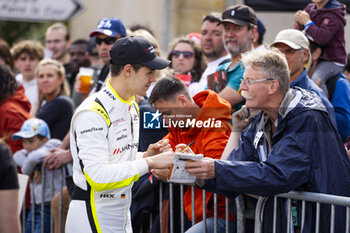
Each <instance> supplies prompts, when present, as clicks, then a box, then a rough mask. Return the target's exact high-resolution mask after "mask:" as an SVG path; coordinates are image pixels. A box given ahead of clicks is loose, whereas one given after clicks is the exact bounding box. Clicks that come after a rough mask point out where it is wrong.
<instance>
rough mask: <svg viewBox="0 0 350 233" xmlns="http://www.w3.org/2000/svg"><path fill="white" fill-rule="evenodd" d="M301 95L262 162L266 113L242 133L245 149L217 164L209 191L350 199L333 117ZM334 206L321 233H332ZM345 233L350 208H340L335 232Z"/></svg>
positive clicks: (348, 167)
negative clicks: (310, 194) (295, 192)
mask: <svg viewBox="0 0 350 233" xmlns="http://www.w3.org/2000/svg"><path fill="white" fill-rule="evenodd" d="M291 91H292V93H293V94H294V95H295V96H294V98H293V100H292V102H291V103H290V104H289V106H288V108H287V112H286V113H285V114H284V115H283V116H282V115H281V114H279V116H278V125H277V128H276V131H275V133H274V134H273V135H272V142H271V144H272V145H271V150H270V152H269V153H268V154H267V158H266V160H265V161H262V160H261V153H263V152H261V144H263V143H264V141H265V138H264V136H262V137H261V138H260V140H259V137H258V140H257V139H256V137H257V136H258V131H260V129H259V126H260V125H261V124H260V122H261V119H262V118H263V114H264V113H263V112H260V113H259V114H258V115H257V116H255V117H254V118H253V120H252V122H251V124H250V125H249V126H248V127H247V128H246V129H245V130H244V131H243V132H242V133H241V139H240V143H239V147H238V148H236V149H234V150H233V151H232V152H231V154H230V156H229V157H228V159H227V160H228V161H222V160H218V161H216V162H215V174H216V178H215V179H210V180H206V182H205V185H204V187H203V188H205V189H207V190H209V191H215V192H218V193H221V194H224V195H226V196H227V197H230V198H234V197H235V196H236V195H237V194H239V193H249V194H254V195H260V196H273V195H275V194H279V193H286V192H289V191H291V190H298V191H308V192H316V193H326V194H334V195H341V196H350V189H349V187H350V160H349V158H348V157H347V153H346V151H345V149H344V145H343V143H342V141H341V139H340V136H339V134H338V133H337V131H336V129H335V127H334V125H333V124H332V123H331V121H330V120H329V117H328V114H327V113H326V112H325V111H324V110H323V109H322V108H320V106H322V103H321V101H320V99H319V98H318V97H317V95H316V94H315V93H313V92H308V91H306V90H303V89H299V88H298V89H294V88H293V89H292V90H291ZM272 204H273V198H270V202H268V203H267V206H266V207H265V210H266V211H267V213H269V214H267V215H265V216H264V232H272V209H273V205H272ZM277 208H278V209H279V210H280V211H279V212H278V215H277V216H278V217H277V223H278V224H277V232H280V233H283V232H285V231H286V221H287V219H286V218H287V215H286V211H285V210H286V209H285V200H282V199H279V201H278V207H277ZM315 210H316V208H315V205H314V204H308V205H307V206H306V217H305V225H304V231H303V232H304V233H306V232H314V223H315V213H316V211H315ZM329 224H330V208H329V206H328V207H325V206H324V205H322V206H321V216H320V232H329ZM344 231H345V209H341V210H339V208H338V207H336V219H335V232H338V233H342V232H344Z"/></svg>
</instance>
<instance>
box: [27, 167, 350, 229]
mask: <svg viewBox="0 0 350 233" xmlns="http://www.w3.org/2000/svg"><path fill="white" fill-rule="evenodd" d="M41 173H42V177H41V182H42V187H43V190H42V192H41V195H42V197H44V196H45V188H44V187H45V186H46V182H47V180H46V178H45V176H46V174H45V169H44V168H42V170H41ZM165 184H168V185H169V187H168V188H169V212H168V214H169V225H168V226H166V227H167V228H168V229H169V232H170V233H178V232H175V230H174V229H175V223H174V219H176V218H179V217H180V230H179V232H181V233H183V232H184V231H185V218H187V217H186V216H185V211H184V189H185V185H178V184H172V183H162V182H160V188H159V215H160V216H161V215H162V204H163V203H162V201H163V199H164V198H163V189H164V186H165ZM60 185H61V186H60V190H61V192H60V196H59V211H58V212H59V217H58V222H57V223H56V222H55V223H54V221H53V213H52V211H51V217H50V232H54V224H58V232H59V233H61V232H63V229H62V189H63V187H64V169H60ZM175 186H179V188H180V191H179V194H180V206H175V204H174V198H175V197H174V190H173V189H174V187H175ZM51 187H52V190H51V194H52V196H53V195H54V177H53V176H52V179H51ZM188 188H190V189H191V193H192V195H191V202H192V206H195V195H194V186H188ZM31 192H32V193H31V197H32V202H31V203H32V226H31V229H32V232H34V228H35V226H34V223H35V205H34V199H33V196H34V194H33V192H34V190H33V189H31ZM202 195H203V203H202V208H203V221H204V224H203V230H202V232H204V233H206V232H208V229H206V227H205V226H206V224H205V222H206V221H207V213H206V202H205V200H206V195H207V192H206V191H204V190H203V192H202ZM269 198H273V202H274V204H273V220H272V221H273V232H274V233H276V232H277V229H276V226H277V214H278V213H277V200H278V199H279V198H284V199H287V208H286V209H287V224H286V226H285V227H286V232H287V233H290V232H294V231H293V229H292V228H293V224H292V208H291V201H292V200H299V201H301V202H302V203H301V222H300V223H301V224H300V229H301V232H302V231H303V229H304V224H305V209H306V202H313V203H316V222H315V229H316V233H318V232H319V230H320V229H319V228H320V214H321V207H320V205H321V204H329V205H330V206H331V218H330V230H329V232H331V233H334V232H335V231H334V228H335V206H344V207H345V208H346V224H345V226H344V227H345V232H346V233H350V197H342V196H335V195H328V194H320V193H311V192H296V191H291V192H289V193H285V194H279V195H276V196H274V197H260V198H259V199H258V202H257V205H256V210H255V230H254V232H255V233H261V232H262V226H263V224H262V223H263V221H264V209H265V204H266V203H267V201H268V199H269ZM42 200H44V198H42ZM234 201H235V207H236V216H235V217H236V232H237V233H245V205H244V199H243V197H242V195H240V196H238V197H237V198H235V200H234ZM24 206H25V205H24ZM40 207H41V216H40V218H41V226H40V229H41V232H44V227H45V226H44V207H45V203H44V202H42V203H41V206H40ZM213 208H214V217H213V218H214V232H218V224H217V220H218V197H217V194H214V195H213ZM174 209H180V213H179V216H175V214H174ZM229 211H230V210H229V200H228V199H227V198H226V200H225V213H226V214H225V216H226V218H225V225H226V226H225V232H226V233H228V232H232V229H230V228H229V225H230V224H229ZM25 215H26V213H25V210H23V211H22V231H23V232H25V228H26V216H25ZM154 217H155V216H150V219H149V222H150V228H151V227H152V224H153V219H155V218H154ZM188 220H189V222H190V223H191V225H194V224H195V207H193V208H192V218H191V219H188ZM159 224H160V229H162V226H163V225H164V224H165V223H163V220H162V217H160V218H159ZM220 233H221V232H220Z"/></svg>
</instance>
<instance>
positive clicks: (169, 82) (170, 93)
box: [148, 77, 191, 104]
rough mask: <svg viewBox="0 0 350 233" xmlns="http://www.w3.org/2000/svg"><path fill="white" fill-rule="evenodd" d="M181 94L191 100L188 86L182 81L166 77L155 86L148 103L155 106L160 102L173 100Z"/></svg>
mask: <svg viewBox="0 0 350 233" xmlns="http://www.w3.org/2000/svg"><path fill="white" fill-rule="evenodd" d="M180 93H181V94H183V95H185V96H186V97H187V98H188V99H191V96H190V93H189V91H188V89H187V87H186V85H185V84H184V83H183V82H182V81H181V80H180V79H177V78H175V77H164V78H161V79H159V80H158V81H157V82H156V84H155V85H154V87H153V90H152V92H151V95H150V97H149V99H148V102H149V103H150V104H154V103H155V102H156V101H158V100H165V101H169V100H173V98H174V96H175V95H176V94H180Z"/></svg>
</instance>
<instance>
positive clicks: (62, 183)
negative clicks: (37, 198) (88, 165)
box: [21, 166, 65, 233]
mask: <svg viewBox="0 0 350 233" xmlns="http://www.w3.org/2000/svg"><path fill="white" fill-rule="evenodd" d="M57 170H60V190H61V191H60V196H59V219H58V225H59V232H60V233H61V232H62V216H61V215H62V190H63V187H64V179H65V175H64V172H65V171H64V167H62V168H60V169H57ZM45 176H46V174H45V167H44V166H42V167H41V183H42V190H41V195H42V199H41V200H44V196H45V186H46V179H45V178H46V177H45ZM51 188H52V189H51V194H52V197H53V196H54V194H55V193H54V176H52V179H51ZM30 200H31V208H32V225H31V232H34V228H35V202H34V190H33V189H32V188H31V189H30ZM25 202H26V200H24V203H23V208H22V212H21V225H22V232H25V228H26V221H27V219H26V218H27V216H26V215H27V214H28V213H26V204H25ZM40 206H41V216H40V218H41V226H40V229H41V232H42V233H43V232H44V227H45V226H44V207H45V203H44V202H42V203H41V205H40ZM56 224H57V223H56ZM53 232H54V220H53V212H52V209H51V211H50V233H53Z"/></svg>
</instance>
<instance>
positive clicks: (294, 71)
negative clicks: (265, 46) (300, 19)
mask: <svg viewBox="0 0 350 233" xmlns="http://www.w3.org/2000/svg"><path fill="white" fill-rule="evenodd" d="M271 47H274V48H277V49H278V50H279V51H281V52H282V53H283V54H284V55H285V56H286V58H287V62H288V67H289V71H290V79H289V81H290V86H291V87H294V86H297V87H301V88H303V89H306V90H309V91H313V92H315V93H316V94H317V95H318V96H319V97H320V98H321V100H322V103H323V104H324V106H325V107H326V108H327V112H328V114H329V117H330V118H331V120H332V121H333V123H334V124H336V123H335V115H334V108H333V105H332V104H331V103H330V102H329V100H328V98H327V96H326V95H325V93H324V92H323V91H322V90H321V88H319V87H318V86H317V85H316V84H315V83H314V82H313V81H312V80H311V79H310V77H309V76H308V74H307V70H306V69H305V66H306V65H308V63H309V59H311V54H310V51H309V41H308V39H307V38H306V36H305V35H304V34H303V33H302V32H301V31H299V30H295V29H285V30H282V31H280V32H279V33H278V34H277V36H276V38H275V40H274V42H273V43H272V45H271Z"/></svg>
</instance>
